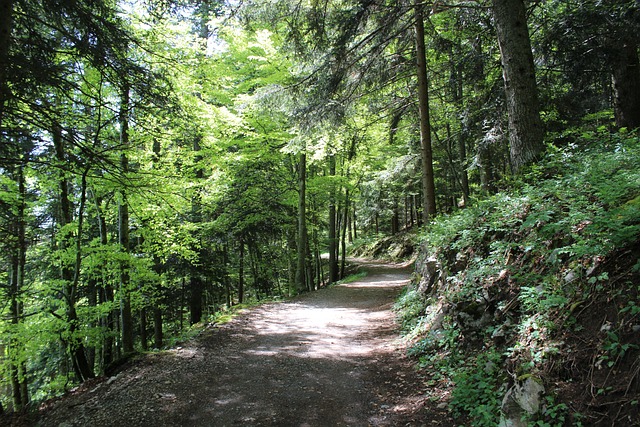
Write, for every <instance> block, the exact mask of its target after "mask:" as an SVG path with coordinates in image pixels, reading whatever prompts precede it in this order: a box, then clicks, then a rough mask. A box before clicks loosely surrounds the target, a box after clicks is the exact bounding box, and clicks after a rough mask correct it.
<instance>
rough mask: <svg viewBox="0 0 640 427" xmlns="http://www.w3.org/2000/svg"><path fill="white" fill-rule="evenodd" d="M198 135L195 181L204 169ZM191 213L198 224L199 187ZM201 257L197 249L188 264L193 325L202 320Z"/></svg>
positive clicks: (200, 220)
mask: <svg viewBox="0 0 640 427" xmlns="http://www.w3.org/2000/svg"><path fill="white" fill-rule="evenodd" d="M200 141H201V138H200V136H196V137H195V138H194V140H193V151H194V153H196V154H195V158H194V162H195V171H196V174H195V179H196V181H197V182H198V181H201V180H202V178H203V177H204V171H203V170H202V167H201V165H200V164H201V162H202V155H201V154H200V150H201V147H200ZM191 215H192V221H193V223H195V224H199V223H201V222H202V202H201V194H200V189H199V188H197V189H196V193H195V194H194V196H193V198H192V200H191ZM202 258H204V251H203V250H201V249H199V250H198V260H197V262H194V263H192V264H191V265H190V268H189V269H190V274H191V279H190V281H189V285H190V289H191V294H190V299H189V308H190V313H191V317H190V323H191V324H192V325H193V324H195V323H198V322H200V320H202V296H203V292H204V282H203V280H202V274H201V270H202V268H201V265H202V262H203V260H202Z"/></svg>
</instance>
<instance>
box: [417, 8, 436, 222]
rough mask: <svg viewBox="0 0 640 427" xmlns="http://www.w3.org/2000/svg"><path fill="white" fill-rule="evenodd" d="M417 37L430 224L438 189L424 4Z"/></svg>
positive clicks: (424, 181)
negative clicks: (432, 135)
mask: <svg viewBox="0 0 640 427" xmlns="http://www.w3.org/2000/svg"><path fill="white" fill-rule="evenodd" d="M415 21H416V22H415V35H416V58H417V64H416V65H417V68H416V72H417V76H418V106H419V110H420V148H421V157H422V192H423V193H424V197H423V203H424V205H423V209H422V218H423V222H424V223H425V224H428V223H429V221H430V219H431V217H432V216H433V215H435V213H436V188H435V177H434V172H433V150H432V144H431V122H430V117H429V80H428V78H427V56H426V50H425V44H424V15H423V13H422V4H416V6H415Z"/></svg>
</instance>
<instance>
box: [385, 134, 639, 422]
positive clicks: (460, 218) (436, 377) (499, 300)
mask: <svg viewBox="0 0 640 427" xmlns="http://www.w3.org/2000/svg"><path fill="white" fill-rule="evenodd" d="M563 140H564V141H565V145H563V146H562V147H561V148H557V147H550V148H549V150H548V153H547V155H546V158H545V159H544V160H543V161H542V162H539V164H538V165H537V166H535V167H533V168H531V169H530V170H529V171H528V172H527V173H526V174H524V175H523V176H522V177H521V178H519V180H518V182H510V183H508V186H505V188H509V190H508V191H501V192H498V193H497V194H495V195H492V196H490V197H487V198H485V199H484V200H481V201H477V202H476V203H474V204H473V206H472V207H469V208H467V209H464V210H460V211H458V212H457V213H455V214H451V215H447V216H441V217H439V218H438V219H437V220H435V221H434V222H433V223H432V224H431V225H430V226H429V227H428V228H427V229H425V230H424V231H423V232H422V234H421V236H420V250H419V254H418V259H417V261H416V273H415V275H414V278H413V281H412V285H411V286H409V287H408V288H407V290H406V291H405V292H404V293H403V295H402V296H401V297H400V299H399V300H398V302H397V303H396V310H397V312H398V315H399V316H400V319H401V321H402V325H403V330H404V334H405V337H406V339H408V340H410V341H411V343H412V344H411V347H410V354H411V355H412V356H413V357H414V358H415V359H416V360H417V361H418V363H419V366H420V368H421V370H422V371H423V372H424V374H425V375H426V378H427V380H426V381H427V383H428V385H429V387H431V388H430V390H432V391H431V392H428V393H430V394H431V395H430V397H431V398H432V399H434V400H442V399H445V401H446V402H448V408H449V410H450V411H451V412H452V414H453V415H454V416H455V417H457V420H458V421H459V423H460V424H461V425H473V426H495V425H498V423H499V425H504V426H506V425H522V426H527V425H532V426H563V425H573V426H580V425H584V426H587V425H589V426H591V425H603V426H604V425H606V426H612V425H625V426H630V425H640V424H639V423H640V421H639V420H640V411H638V404H639V401H640V378H639V377H640V295H639V291H640V259H639V257H640V143H639V139H638V137H637V135H635V134H628V133H625V132H621V133H616V134H609V133H608V132H605V131H603V130H600V131H594V132H585V133H577V132H574V133H568V134H567V135H563ZM566 141H571V143H566Z"/></svg>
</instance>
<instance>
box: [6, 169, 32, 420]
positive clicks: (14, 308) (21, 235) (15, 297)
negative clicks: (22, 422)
mask: <svg viewBox="0 0 640 427" xmlns="http://www.w3.org/2000/svg"><path fill="white" fill-rule="evenodd" d="M23 162H26V159H24V160H23ZM14 180H15V181H17V184H18V206H17V209H16V216H15V220H14V223H13V224H11V225H10V228H11V229H12V231H13V233H12V234H13V235H14V236H16V242H15V246H14V247H13V248H12V251H11V257H10V258H11V263H10V266H9V267H10V268H9V298H10V308H9V313H10V318H11V324H12V325H15V326H17V325H18V324H20V323H21V321H22V316H23V311H24V310H23V303H22V298H21V294H22V292H23V289H24V268H25V263H26V250H27V241H26V218H25V215H26V202H25V201H26V186H25V178H24V166H23V164H21V165H19V166H18V167H17V170H16V172H15V177H14ZM15 334H16V332H15V331H11V334H10V338H9V348H8V351H7V355H8V358H9V376H10V379H11V390H12V397H13V409H14V410H15V411H20V410H22V409H23V408H24V407H25V406H26V405H27V404H28V403H29V393H28V388H27V367H26V362H24V361H20V358H19V357H17V356H14V354H18V353H20V352H21V351H20V347H22V344H21V342H20V340H19V339H18V338H17V336H15Z"/></svg>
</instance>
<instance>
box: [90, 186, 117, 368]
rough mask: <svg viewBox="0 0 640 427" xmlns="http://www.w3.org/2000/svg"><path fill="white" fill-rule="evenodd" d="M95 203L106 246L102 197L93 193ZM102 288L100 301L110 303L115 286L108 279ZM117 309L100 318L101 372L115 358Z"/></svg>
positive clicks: (102, 283)
mask: <svg viewBox="0 0 640 427" xmlns="http://www.w3.org/2000/svg"><path fill="white" fill-rule="evenodd" d="M93 199H94V205H95V210H96V217H97V218H96V220H97V222H98V232H99V235H100V245H101V246H102V247H106V246H107V244H108V243H109V239H108V231H107V221H106V220H105V218H104V215H103V214H102V208H101V204H102V199H101V198H100V197H96V195H95V194H94V195H93ZM100 284H101V285H102V286H101V289H99V291H98V302H99V303H100V304H110V303H112V302H113V300H114V291H113V286H111V285H110V284H109V283H108V282H107V281H105V280H103V279H102V280H101V281H100ZM116 315H117V313H116V311H115V310H111V311H110V312H109V313H108V314H106V315H103V316H102V317H101V318H100V325H101V326H102V328H104V330H105V333H104V335H103V341H102V353H101V356H100V359H101V360H100V363H99V366H100V372H104V368H105V367H106V366H107V365H109V364H110V363H111V362H113V360H114V352H113V349H114V338H113V332H114V331H115V323H116Z"/></svg>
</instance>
